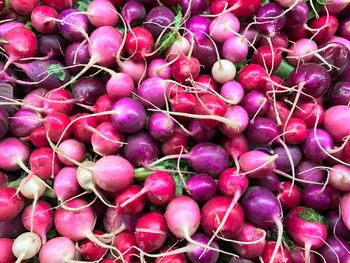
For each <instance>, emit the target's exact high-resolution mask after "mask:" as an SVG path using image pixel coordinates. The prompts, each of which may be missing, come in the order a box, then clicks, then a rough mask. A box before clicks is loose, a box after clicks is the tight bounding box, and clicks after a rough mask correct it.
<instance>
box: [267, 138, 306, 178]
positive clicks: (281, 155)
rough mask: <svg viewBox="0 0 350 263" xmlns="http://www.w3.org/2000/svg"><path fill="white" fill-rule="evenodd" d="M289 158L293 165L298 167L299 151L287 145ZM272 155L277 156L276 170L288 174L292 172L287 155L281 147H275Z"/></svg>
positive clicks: (295, 147)
mask: <svg viewBox="0 0 350 263" xmlns="http://www.w3.org/2000/svg"><path fill="white" fill-rule="evenodd" d="M287 147H288V151H289V154H290V156H291V157H292V159H293V164H294V165H298V164H299V163H300V161H301V158H302V153H301V150H300V148H299V147H298V146H293V145H287ZM273 151H274V153H275V154H277V155H278V158H277V159H276V161H275V165H276V169H278V170H280V171H283V172H286V173H289V172H290V171H291V170H292V167H291V162H290V161H289V158H288V154H287V152H286V150H285V148H284V147H283V146H277V147H275V148H274V149H273Z"/></svg>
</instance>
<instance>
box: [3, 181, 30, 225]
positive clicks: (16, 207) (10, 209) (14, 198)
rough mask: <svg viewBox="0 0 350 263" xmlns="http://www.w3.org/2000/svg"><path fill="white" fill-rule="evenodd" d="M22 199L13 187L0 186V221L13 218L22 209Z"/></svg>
mask: <svg viewBox="0 0 350 263" xmlns="http://www.w3.org/2000/svg"><path fill="white" fill-rule="evenodd" d="M23 207H24V199H23V198H22V197H20V196H19V195H17V193H16V189H14V188H0V221H8V220H11V219H14V218H15V217H16V216H17V215H18V214H19V213H20V212H21V211H22V209H23Z"/></svg>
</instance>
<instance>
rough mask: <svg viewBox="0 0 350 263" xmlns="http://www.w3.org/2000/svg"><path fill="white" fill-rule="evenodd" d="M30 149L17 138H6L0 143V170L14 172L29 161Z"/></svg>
mask: <svg viewBox="0 0 350 263" xmlns="http://www.w3.org/2000/svg"><path fill="white" fill-rule="evenodd" d="M29 155H30V149H29V147H28V146H27V145H26V144H25V143H23V142H22V141H21V140H19V139H17V138H12V137H8V138H5V139H2V140H1V141H0V168H1V169H4V170H5V171H16V170H18V169H19V168H20V165H22V164H23V163H26V162H27V161H28V159H29Z"/></svg>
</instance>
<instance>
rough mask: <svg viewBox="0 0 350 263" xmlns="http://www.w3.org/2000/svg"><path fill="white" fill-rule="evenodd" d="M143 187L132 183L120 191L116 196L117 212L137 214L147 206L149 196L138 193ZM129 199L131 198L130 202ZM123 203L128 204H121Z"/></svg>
mask: <svg viewBox="0 0 350 263" xmlns="http://www.w3.org/2000/svg"><path fill="white" fill-rule="evenodd" d="M141 190H142V188H141V187H140V186H138V185H130V186H128V187H127V188H125V189H124V190H122V191H119V192H118V194H117V195H116V197H115V207H116V213H117V214H120V213H124V214H130V215H136V214H138V213H140V212H141V211H142V210H143V209H144V208H145V206H146V201H147V198H146V196H144V195H140V196H139V195H138V193H140V192H141ZM129 200H131V201H130V202H129ZM123 203H126V205H123V207H122V206H121V205H122V204H123Z"/></svg>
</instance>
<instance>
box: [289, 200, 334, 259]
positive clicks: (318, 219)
mask: <svg viewBox="0 0 350 263" xmlns="http://www.w3.org/2000/svg"><path fill="white" fill-rule="evenodd" d="M327 224H328V223H327V220H326V219H325V218H324V217H323V216H321V215H320V214H318V213H317V212H316V211H315V210H313V209H311V208H306V207H301V206H299V207H296V208H294V209H293V210H291V211H290V212H289V213H288V216H287V220H286V226H287V231H288V234H289V235H290V236H291V237H292V239H293V240H294V241H295V242H296V244H297V245H299V246H302V247H304V248H305V260H306V261H307V262H308V259H309V258H310V249H317V248H320V247H321V246H322V245H323V244H324V242H325V240H326V238H327Z"/></svg>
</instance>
